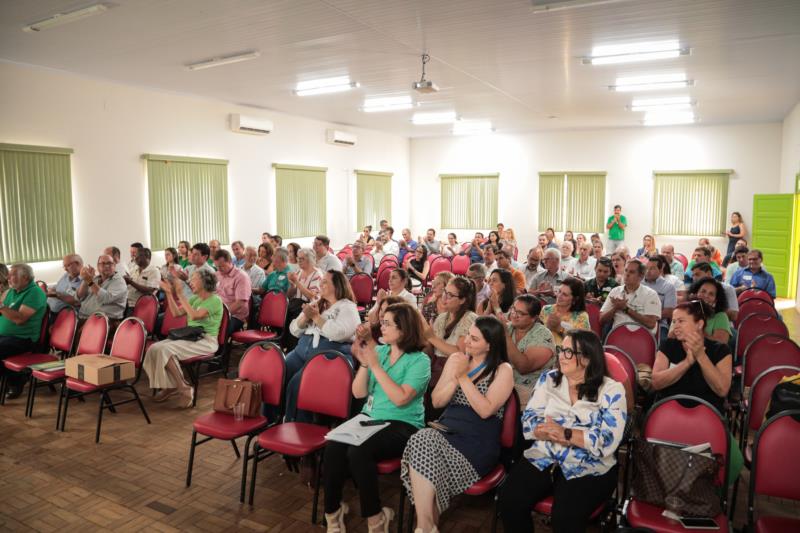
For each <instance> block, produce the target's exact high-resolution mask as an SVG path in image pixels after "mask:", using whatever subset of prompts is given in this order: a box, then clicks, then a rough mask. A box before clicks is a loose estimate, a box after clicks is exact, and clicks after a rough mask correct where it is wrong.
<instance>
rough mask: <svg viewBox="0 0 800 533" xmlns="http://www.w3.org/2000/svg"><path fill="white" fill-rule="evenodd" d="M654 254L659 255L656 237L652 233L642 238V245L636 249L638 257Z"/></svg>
mask: <svg viewBox="0 0 800 533" xmlns="http://www.w3.org/2000/svg"><path fill="white" fill-rule="evenodd" d="M653 255H658V248H656V239H655V237H653V236H652V235H645V236H644V238H642V247H641V248H639V249H638V250H636V257H637V258H638V257H651V256H653Z"/></svg>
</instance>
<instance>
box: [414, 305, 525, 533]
mask: <svg viewBox="0 0 800 533" xmlns="http://www.w3.org/2000/svg"><path fill="white" fill-rule="evenodd" d="M465 348H466V349H465V353H462V352H456V353H454V354H452V355H451V356H450V357H449V358H448V359H447V363H446V364H445V367H444V371H443V372H442V377H441V378H440V379H439V382H438V383H437V384H436V387H435V388H434V389H433V392H432V393H431V402H432V404H433V407H434V408H436V409H444V413H443V414H442V416H441V417H439V419H438V420H437V421H436V425H435V426H434V427H431V428H425V429H421V430H420V431H418V432H417V433H415V434H414V435H413V436H412V437H411V439H409V441H408V444H407V445H406V448H405V451H403V461H402V466H401V473H400V477H401V478H402V480H403V484H404V485H405V487H406V490H407V491H408V494H409V497H410V499H411V502H412V503H413V504H414V506H415V508H416V514H417V528H418V529H417V531H426V532H427V531H435V530H436V525H437V522H438V519H439V515H440V514H441V513H443V512H444V511H445V510H446V509H447V508H448V506H449V505H450V499H451V498H452V497H453V496H456V495H458V494H461V493H462V492H464V491H465V490H466V489H467V488H469V487H470V486H471V485H472V484H473V483H475V482H476V481H478V480H479V479H481V477H483V476H485V475H486V474H488V473H489V471H490V470H491V469H492V468H493V467H494V466H495V465H496V464H497V460H498V458H499V456H500V432H501V430H502V420H503V409H504V407H505V404H506V402H507V401H508V398H509V396H510V395H511V394H512V391H513V389H514V376H513V372H512V369H511V365H509V364H508V360H507V357H506V336H505V328H504V326H503V323H502V322H500V321H499V320H497V319H496V318H495V317H490V316H483V317H478V318H477V319H476V320H475V323H474V324H473V325H472V327H471V328H470V329H469V333H468V334H467V336H466V341H465Z"/></svg>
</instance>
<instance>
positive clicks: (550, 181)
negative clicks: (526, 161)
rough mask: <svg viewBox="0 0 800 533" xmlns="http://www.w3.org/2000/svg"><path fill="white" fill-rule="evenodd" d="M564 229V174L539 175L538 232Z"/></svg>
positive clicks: (546, 173)
mask: <svg viewBox="0 0 800 533" xmlns="http://www.w3.org/2000/svg"><path fill="white" fill-rule="evenodd" d="M547 228H553V229H554V230H556V231H562V230H563V229H564V173H563V172H558V173H555V172H540V173H539V231H540V232H543V231H544V230H546V229H547Z"/></svg>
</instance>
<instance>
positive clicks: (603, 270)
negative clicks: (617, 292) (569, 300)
mask: <svg viewBox="0 0 800 533" xmlns="http://www.w3.org/2000/svg"><path fill="white" fill-rule="evenodd" d="M613 270H614V265H613V264H612V263H611V259H609V258H608V257H601V258H600V259H598V260H597V262H596V263H595V265H594V277H593V278H592V279H590V280H589V281H587V282H586V285H585V287H584V288H585V290H586V302H587V303H591V304H595V305H600V306H602V305H603V302H605V301H606V298H608V294H609V293H610V292H611V289H613V288H614V287H619V283H617V278H615V277H614V276H612V275H611V272H612V271H613Z"/></svg>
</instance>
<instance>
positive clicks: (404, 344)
mask: <svg viewBox="0 0 800 533" xmlns="http://www.w3.org/2000/svg"><path fill="white" fill-rule="evenodd" d="M422 328H423V324H422V318H421V316H420V314H419V312H417V310H416V309H415V308H414V307H413V306H411V305H409V304H406V303H400V304H394V305H390V306H389V307H387V308H386V312H385V313H384V316H383V319H382V320H381V336H382V337H383V340H384V342H385V343H386V344H384V345H382V346H378V345H377V344H376V343H375V341H373V340H372V339H368V340H360V341H359V342H357V343H354V345H353V355H354V356H355V358H356V360H357V366H356V368H357V371H356V376H355V379H354V380H353V396H354V397H356V398H366V402H365V403H364V407H363V409H362V410H361V412H362V413H364V414H366V415H368V416H369V417H370V418H372V419H374V420H384V421H387V422H389V425H388V426H386V427H384V428H382V429H381V430H380V431H378V432H377V433H375V434H374V435H372V436H371V437H370V438H369V439H368V440H366V441H365V442H363V443H362V444H361V445H360V446H351V445H349V444H344V443H340V442H333V441H332V442H329V443H328V445H327V446H326V447H325V468H324V469H323V486H324V488H325V521H326V522H327V524H328V529H327V530H328V532H329V533H332V532H337V533H338V532H343V531H345V515H346V514H347V512H348V510H349V509H348V506H347V504H346V503H344V502H342V489H343V487H344V484H345V482H346V481H347V478H348V477H352V478H353V480H354V481H355V485H356V487H357V488H358V495H359V500H360V503H361V516H362V518H366V519H367V528H368V530H369V531H370V533H372V532H376V533H377V532H379V531H381V532H387V531H389V526H390V522H391V520H392V519H393V518H394V511H393V510H392V509H391V508H390V507H381V500H380V494H379V491H378V472H377V467H376V463H377V462H378V461H380V460H383V459H390V458H394V457H399V456H400V455H401V454H402V453H403V449H404V448H405V447H406V443H407V442H408V439H409V438H410V437H411V435H413V434H414V433H415V432H416V431H417V430H418V429H419V428H421V427H423V426H424V425H425V406H424V404H423V397H424V394H425V390H426V389H427V387H428V382H429V381H430V377H431V367H430V359H429V358H428V356H427V355H425V353H423V352H422V348H423V346H424V345H425V340H424V338H423V336H422V331H423V329H422Z"/></svg>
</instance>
